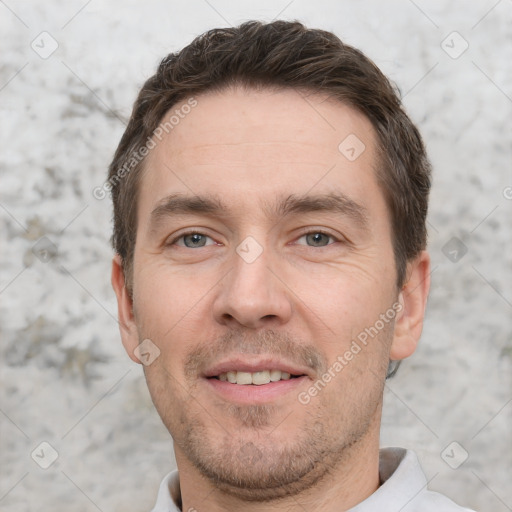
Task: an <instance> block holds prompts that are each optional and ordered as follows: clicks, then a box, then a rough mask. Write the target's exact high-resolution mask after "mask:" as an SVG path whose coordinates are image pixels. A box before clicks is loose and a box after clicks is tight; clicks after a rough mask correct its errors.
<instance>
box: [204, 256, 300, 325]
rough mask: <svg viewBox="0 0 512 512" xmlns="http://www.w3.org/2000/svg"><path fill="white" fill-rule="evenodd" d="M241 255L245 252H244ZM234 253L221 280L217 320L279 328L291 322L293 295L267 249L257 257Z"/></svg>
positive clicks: (216, 306) (214, 309)
mask: <svg viewBox="0 0 512 512" xmlns="http://www.w3.org/2000/svg"><path fill="white" fill-rule="evenodd" d="M240 254H243V253H242V252H241V253H240ZM240 254H239V253H237V252H234V253H233V257H232V267H231V270H230V271H229V272H228V273H227V274H226V275H225V277H224V278H223V279H222V280H221V282H220V283H219V292H218V295H217V296H216V298H215V302H214V304H213V314H214V317H215V319H216V321H217V322H219V323H220V324H222V325H227V326H230V327H232V328H237V327H239V326H244V327H246V328H250V329H258V328H262V327H265V328H271V327H278V326H280V325H283V324H285V323H286V322H288V321H289V319H290V317H291V313H292V303H291V299H290V297H291V295H292V292H291V291H290V289H289V288H288V286H289V285H287V283H286V278H285V276H282V275H280V274H281V273H280V272H279V265H278V264H277V263H276V262H275V261H274V262H272V261H271V258H270V257H269V255H268V251H267V250H265V249H264V250H263V252H262V253H261V254H260V255H259V256H258V257H257V258H256V259H255V260H254V261H251V260H250V259H244V258H243V257H242V256H240Z"/></svg>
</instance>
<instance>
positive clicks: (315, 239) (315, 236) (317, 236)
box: [311, 233, 324, 244]
mask: <svg viewBox="0 0 512 512" xmlns="http://www.w3.org/2000/svg"><path fill="white" fill-rule="evenodd" d="M323 236H324V234H323V233H314V234H313V235H311V237H312V241H313V243H314V244H317V243H319V242H321V238H322V237H323Z"/></svg>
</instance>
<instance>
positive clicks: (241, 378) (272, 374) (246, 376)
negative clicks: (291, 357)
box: [218, 370, 291, 386]
mask: <svg viewBox="0 0 512 512" xmlns="http://www.w3.org/2000/svg"><path fill="white" fill-rule="evenodd" d="M218 378H219V380H222V381H228V382H231V384H240V385H242V386H246V385H248V384H254V385H256V386H261V385H262V384H268V383H269V382H277V381H278V380H289V379H290V378H291V375H290V374H289V373H287V372H282V371H281V370H263V371H261V372H254V373H249V372H233V371H231V372H225V373H221V374H220V375H219V376H218Z"/></svg>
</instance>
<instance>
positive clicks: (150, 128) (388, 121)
mask: <svg viewBox="0 0 512 512" xmlns="http://www.w3.org/2000/svg"><path fill="white" fill-rule="evenodd" d="M233 85H242V86H248V87H256V88H261V87H269V88H295V89H300V90H305V91H311V92H313V93H327V94H328V95H329V96H330V97H333V98H334V99H338V100H339V101H341V102H343V103H345V104H347V105H350V106H352V107H353V108H355V109H356V110H358V111H359V112H361V113H363V114H364V115H366V116H367V117H368V119H369V120H370V121H371V123H372V125H373V127H374V129H375V131H376V133H377V146H378V155H379V157H378V158H379V162H377V164H378V165H377V179H378V181H379V183H380V186H381V187H382V190H383V193H384V196H385V199H386V202H387V205H388V208H389V211H390V215H391V219H392V230H393V249H394V255H395V261H396V269H397V286H398V287H399V288H400V287H402V285H403V282H404V280H405V271H406V264H407V261H408V260H410V259H412V258H414V257H415V256H417V255H418V254H419V252H420V251H421V250H423V249H424V248H425V246H426V239H427V230H426V225H425V223H426V215H427V207H428V195H429V190H430V174H431V168H430V163H429V161H428V158H427V155H426V151H425V147H424V144H423V141H422V139H421V136H420V134H419V132H418V130H417V128H416V127H415V126H414V124H413V123H412V121H411V120H410V119H409V117H408V116H407V114H406V113H405V112H404V110H403V108H402V106H401V100H400V97H399V92H398V90H397V88H396V87H394V86H393V85H391V83H390V82H389V80H388V79H387V78H386V77H385V76H384V74H383V73H382V72H381V71H380V70H379V68H378V67H377V66H376V65H375V64H374V63H373V62H372V61H371V60H370V59H368V58H367V57H366V56H365V55H364V54H363V53H362V52H360V51H359V50H357V49H355V48H353V47H351V46H348V45H346V44H344V43H343V42H342V41H341V40H340V39H339V38H338V37H337V36H335V35H334V34H332V33H331V32H327V31H324V30H316V29H308V28H306V27H305V26H304V25H303V24H302V23H299V22H297V21H294V22H288V21H282V20H279V21H274V22H272V23H262V22H259V21H248V22H246V23H243V24H242V25H240V26H238V27H234V28H220V29H213V30H209V31H207V32H205V33H204V34H202V35H201V36H199V37H197V38H196V39H194V40H193V41H192V43H191V44H189V45H188V46H186V47H185V48H183V49H182V50H181V51H179V52H176V53H171V54H169V55H168V56H167V57H165V58H164V59H163V60H162V62H161V63H160V65H159V67H158V69H157V72H156V73H155V75H153V76H152V77H151V78H149V79H148V80H147V81H146V83H145V84H144V86H143V87H142V89H141V91H140V93H139V95H138V97H137V100H136V101H135V104H134V107H133V112H132V115H131V118H130V121H129V123H128V126H127V128H126V131H125V132H124V134H123V137H122V138H121V141H120V143H119V146H118V148H117V150H116V153H115V155H114V159H113V161H112V163H111V164H110V167H109V179H108V183H110V184H111V186H110V188H111V191H112V198H113V203H114V233H113V236H112V244H113V247H114V249H115V250H116V252H117V253H118V254H119V255H120V256H121V259H122V262H123V269H124V272H125V278H126V284H127V288H128V290H129V292H130V294H131V293H132V284H133V257H134V250H135V238H136V231H137V196H138V190H139V187H140V181H141V174H142V169H143V166H144V161H145V159H144V158H142V157H140V155H141V149H142V148H143V147H144V146H145V145H146V144H147V141H148V140H149V139H150V138H151V137H152V135H153V132H154V131H155V130H156V129H157V127H158V126H159V124H160V123H161V121H162V119H163V117H164V116H165V114H166V113H167V112H168V111H169V110H170V109H171V108H172V107H173V106H175V105H176V104H178V103H180V102H182V101H183V100H186V99H187V98H189V99H190V98H191V97H193V95H197V94H200V93H202V92H206V91H220V90H222V89H224V88H226V87H229V86H233ZM340 142H341V141H340ZM134 155H137V156H138V158H136V159H134ZM129 162H132V163H130V164H129ZM125 174H126V175H125Z"/></svg>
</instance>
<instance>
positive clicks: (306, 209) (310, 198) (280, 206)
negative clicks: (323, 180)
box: [149, 192, 368, 232]
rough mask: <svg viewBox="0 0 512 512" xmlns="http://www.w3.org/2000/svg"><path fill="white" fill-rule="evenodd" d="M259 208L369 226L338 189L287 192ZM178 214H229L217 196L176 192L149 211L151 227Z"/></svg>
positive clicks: (269, 213) (363, 214) (363, 211)
mask: <svg viewBox="0 0 512 512" xmlns="http://www.w3.org/2000/svg"><path fill="white" fill-rule="evenodd" d="M262 210H263V212H264V213H265V215H266V216H267V217H268V218H271V219H272V218H273V219H276V218H281V217H285V216H287V215H298V214H305V213H311V212H321V213H334V214H338V215H341V216H344V217H348V218H350V219H352V220H353V221H354V222H355V223H356V224H357V225H358V227H359V228H361V229H362V230H367V229H368V212H367V209H366V208H365V207H364V206H362V205H361V204H359V203H357V202H355V201H354V200H353V199H350V198H349V197H347V196H346V195H345V194H343V193H341V192H331V193H327V194H314V195H302V196H297V195H295V194H290V195H289V196H287V197H280V198H278V200H277V201H275V202H273V203H270V202H268V201H266V203H265V204H264V205H263V206H262ZM178 215H212V216H214V217H218V218H228V217H230V214H229V208H228V207H227V206H226V205H225V204H224V203H223V202H222V199H221V198H220V197H218V196H215V195H209V194H208V195H193V196H192V195H186V194H182V193H175V194H170V195H168V196H166V197H164V198H163V199H161V200H160V201H158V203H157V205H156V206H155V208H154V209H153V211H152V212H151V215H150V221H149V226H150V231H151V232H153V231H155V230H156V229H157V228H158V225H159V224H160V223H161V222H163V221H164V220H165V219H167V218H169V217H173V216H178Z"/></svg>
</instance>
